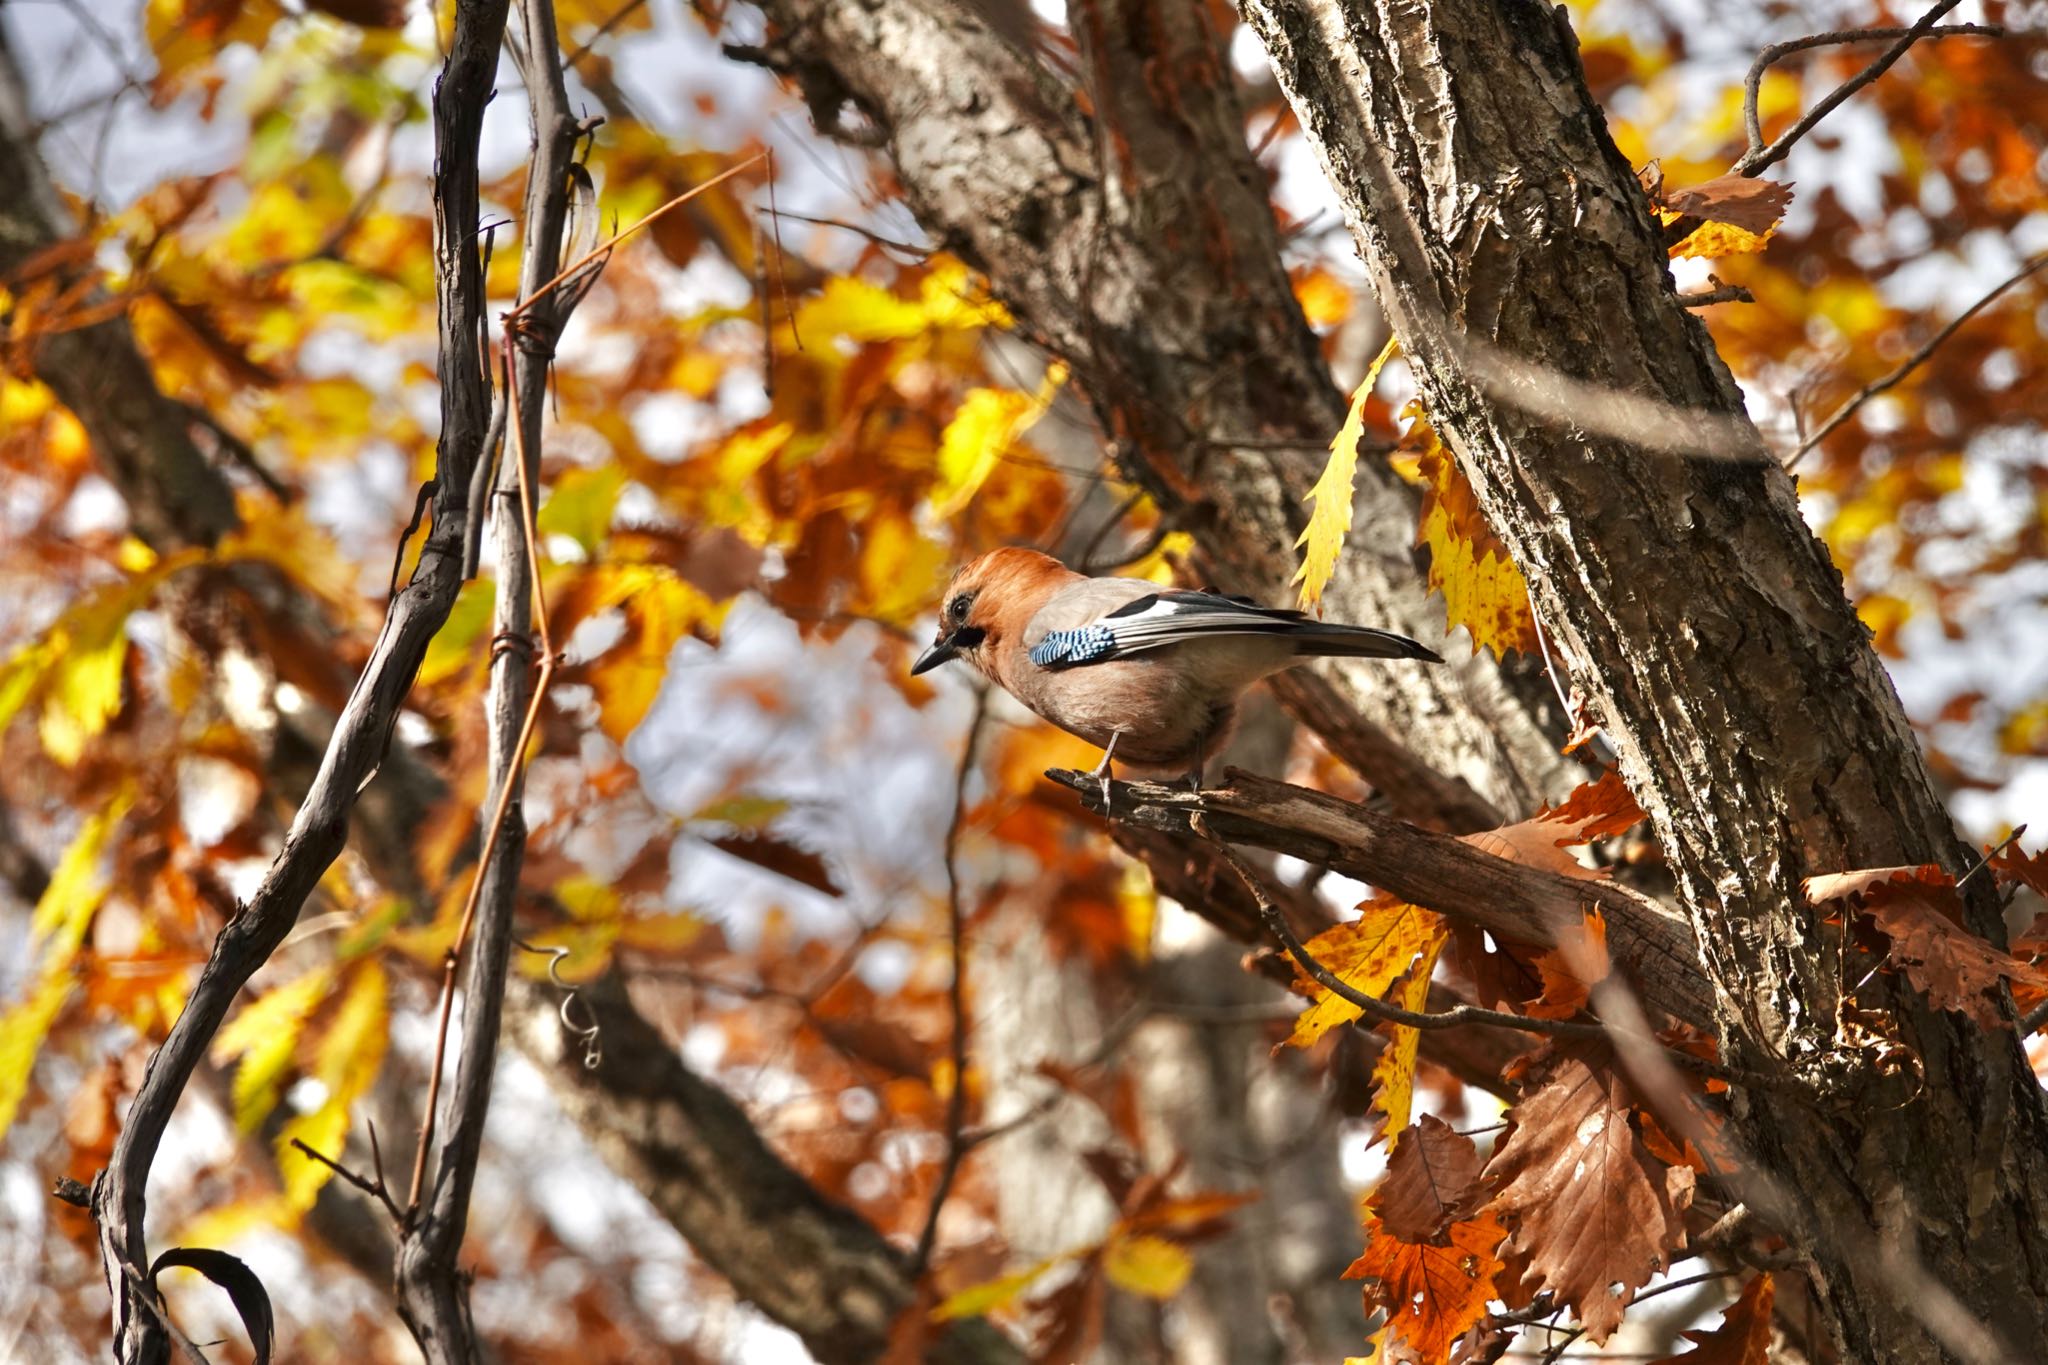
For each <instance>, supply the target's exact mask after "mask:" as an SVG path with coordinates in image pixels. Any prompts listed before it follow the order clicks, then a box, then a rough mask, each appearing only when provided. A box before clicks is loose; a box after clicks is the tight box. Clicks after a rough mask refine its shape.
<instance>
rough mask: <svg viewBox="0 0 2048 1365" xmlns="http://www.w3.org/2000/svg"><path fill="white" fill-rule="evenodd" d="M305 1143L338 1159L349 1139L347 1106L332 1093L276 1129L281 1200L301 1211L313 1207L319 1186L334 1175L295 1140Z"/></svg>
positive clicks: (293, 1208) (323, 1154)
mask: <svg viewBox="0 0 2048 1365" xmlns="http://www.w3.org/2000/svg"><path fill="white" fill-rule="evenodd" d="M294 1140H296V1141H298V1142H303V1143H305V1144H306V1145H307V1146H308V1147H311V1148H312V1149H313V1150H314V1151H316V1152H318V1153H320V1155H322V1156H324V1157H331V1158H333V1159H334V1160H336V1161H339V1160H341V1149H342V1146H343V1145H344V1144H345V1143H346V1142H347V1141H348V1106H347V1105H345V1104H339V1103H337V1102H336V1101H335V1099H334V1097H333V1096H329V1097H328V1099H327V1102H326V1103H325V1104H322V1105H321V1106H320V1107H319V1108H318V1109H315V1110H314V1111H313V1112H311V1113H310V1114H299V1115H296V1116H295V1117H293V1118H292V1119H291V1121H290V1122H288V1123H286V1124H285V1126H284V1127H282V1128H280V1129H279V1130H278V1132H277V1170H278V1174H279V1176H281V1177H282V1178H283V1181H284V1201H285V1204H286V1205H287V1206H288V1207H290V1208H291V1209H292V1210H293V1211H295V1212H298V1213H304V1212H305V1211H306V1210H307V1209H310V1208H312V1207H313V1201H314V1199H315V1198H317V1197H318V1196H319V1194H320V1187H321V1186H322V1185H325V1184H326V1183H327V1182H328V1181H329V1180H331V1179H333V1178H334V1172H333V1170H332V1169H330V1168H329V1167H328V1166H327V1165H326V1164H325V1163H324V1162H319V1161H315V1160H313V1158H311V1157H309V1156H307V1155H306V1154H305V1153H304V1152H302V1151H300V1150H299V1149H298V1148H297V1147H296V1146H295V1145H293V1144H294Z"/></svg>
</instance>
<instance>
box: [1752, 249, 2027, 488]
mask: <svg viewBox="0 0 2048 1365" xmlns="http://www.w3.org/2000/svg"><path fill="white" fill-rule="evenodd" d="M2042 266H2048V251H2044V252H2041V253H2039V254H2038V255H2035V256H2030V257H2028V258H2027V260H2026V261H2025V262H2023V263H2022V264H2021V266H2020V268H2019V269H2018V270H2015V271H2014V272H2013V273H2012V274H2010V275H2008V276H2006V277H2005V279H2003V280H2001V281H2000V282H1999V283H1998V284H1997V285H1995V286H1993V287H1992V289H1991V290H1990V291H1989V292H1988V293H1986V294H1985V295H1984V296H1983V297H1982V298H1980V299H1978V300H1977V301H1976V302H1975V303H1973V304H1971V305H1970V306H1969V307H1968V308H1965V309H1964V310H1963V311H1962V312H1960V313H1958V314H1956V315H1955V316H1954V317H1953V318H1951V319H1950V320H1949V322H1948V324H1947V325H1946V326H1944V327H1943V328H1942V329H1941V330H1940V331H1938V332H1936V333H1935V334H1934V335H1933V336H1931V337H1929V338H1927V340H1926V341H1925V342H1923V343H1922V344H1921V346H1920V348H1919V349H1918V350H1916V351H1914V352H1913V354H1911V355H1909V356H1907V357H1906V358H1905V359H1904V360H1902V361H1900V362H1899V363H1898V365H1897V366H1896V367H1894V368H1893V370H1892V371H1891V373H1889V374H1887V375H1885V376H1884V377H1883V378H1882V379H1873V380H1872V381H1871V382H1870V383H1868V384H1865V385H1864V386H1863V387H1862V388H1860V389H1858V390H1857V391H1856V392H1855V393H1854V394H1853V395H1851V396H1850V398H1849V399H1848V400H1847V401H1846V402H1844V403H1843V404H1842V405H1841V406H1840V407H1838V408H1836V409H1835V410H1834V411H1833V412H1831V413H1829V414H1828V418H1827V420H1826V421H1825V422H1822V423H1821V424H1820V426H1818V427H1817V428H1815V429H1814V432H1813V434H1812V435H1811V436H1808V437H1807V438H1806V439H1805V440H1803V441H1801V442H1800V443H1799V448H1798V449H1797V450H1795V451H1793V452H1792V454H1791V455H1790V456H1788V457H1787V458H1786V460H1785V468H1786V470H1787V471H1788V472H1789V471H1791V470H1794V469H1797V468H1799V465H1800V462H1801V461H1803V460H1804V459H1805V458H1806V455H1807V452H1808V451H1810V450H1812V449H1813V448H1814V447H1815V446H1817V445H1819V444H1820V443H1821V442H1822V441H1825V440H1826V439H1827V438H1828V437H1829V436H1831V435H1833V434H1834V433H1835V431H1836V429H1837V428H1839V427H1840V426H1841V425H1842V423H1844V422H1846V421H1848V420H1849V419H1850V418H1851V417H1854V416H1855V415H1856V412H1857V410H1858V409H1859V408H1861V407H1862V406H1863V405H1864V404H1865V403H1868V402H1869V401H1870V400H1871V399H1873V398H1875V397H1877V396H1878V395H1879V394H1881V393H1883V392H1885V391H1886V390H1888V389H1892V388H1895V387H1897V386H1898V384H1899V381H1901V380H1902V379H1904V378H1905V377H1906V376H1907V375H1909V374H1911V373H1913V371H1915V370H1917V369H1919V368H1920V367H1921V366H1922V365H1925V364H1926V363H1927V361H1928V359H1929V357H1931V356H1932V355H1933V354H1934V353H1935V352H1936V351H1938V350H1940V349H1941V346H1942V343H1944V342H1946V341H1947V340H1948V339H1949V338H1950V337H1952V336H1954V335H1955V334H1956V333H1957V332H1958V331H1959V330H1961V328H1962V326H1963V324H1964V323H1966V322H1968V321H1969V320H1970V319H1971V318H1973V317H1975V316H1977V314H1979V313H1981V312H1983V311H1984V310H1985V309H1986V308H1988V307H1990V306H1991V305H1992V304H1993V303H1995V302H1997V300H1998V298H1999V296H2000V295H2002V294H2004V293H2005V291H2006V290H2008V289H2010V288H2012V287H2013V286H2014V285H2016V284H2018V283H2019V282H2020V281H2022V280H2024V279H2026V278H2028V277H2029V276H2031V275H2033V274H2034V273H2035V272H2036V271H2038V270H2040V269H2041V267H2042Z"/></svg>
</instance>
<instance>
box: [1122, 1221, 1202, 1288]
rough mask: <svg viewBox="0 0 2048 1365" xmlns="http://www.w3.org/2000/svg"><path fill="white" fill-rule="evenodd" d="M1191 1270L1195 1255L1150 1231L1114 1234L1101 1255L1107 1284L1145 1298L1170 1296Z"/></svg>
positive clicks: (1193, 1268) (1183, 1283) (1191, 1272)
mask: <svg viewBox="0 0 2048 1365" xmlns="http://www.w3.org/2000/svg"><path fill="white" fill-rule="evenodd" d="M1194 1271H1195V1258H1194V1257H1193V1256H1191V1255H1189V1254H1188V1249H1187V1248H1186V1247H1184V1246H1181V1245H1180V1244H1179V1243H1178V1242H1170V1241H1168V1240H1167V1239H1166V1238H1164V1237H1158V1236H1154V1235H1153V1234H1151V1233H1143V1232H1141V1233H1135V1234H1129V1235H1124V1236H1118V1237H1114V1238H1112V1239H1111V1240H1110V1243H1109V1247H1108V1249H1107V1250H1106V1251H1105V1252H1104V1253H1103V1257H1102V1272H1103V1274H1105V1275H1107V1276H1109V1282H1110V1283H1111V1284H1113V1285H1115V1286H1116V1287H1117V1288H1119V1289H1121V1290H1124V1291H1126V1292H1127V1293H1131V1294H1138V1295H1141V1296H1143V1297H1145V1298H1148V1299H1170V1298H1172V1297H1173V1296H1174V1295H1175V1294H1178V1293H1180V1291H1181V1290H1182V1288H1184V1287H1185V1286H1186V1284H1187V1282H1188V1276H1190V1275H1192V1274H1194Z"/></svg>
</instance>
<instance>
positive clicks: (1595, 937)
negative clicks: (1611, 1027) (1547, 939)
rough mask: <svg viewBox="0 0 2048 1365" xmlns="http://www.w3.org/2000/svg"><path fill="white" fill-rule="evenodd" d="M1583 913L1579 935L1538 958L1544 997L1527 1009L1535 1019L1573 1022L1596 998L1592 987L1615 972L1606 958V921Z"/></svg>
mask: <svg viewBox="0 0 2048 1365" xmlns="http://www.w3.org/2000/svg"><path fill="white" fill-rule="evenodd" d="M1584 913H1585V924H1584V927H1583V928H1582V929H1581V930H1580V931H1579V932H1577V933H1568V934H1566V935H1565V936H1564V938H1563V939H1562V941H1560V942H1559V943H1558V945H1557V946H1556V947H1555V948H1552V949H1551V950H1550V951H1548V952H1545V953H1538V954H1537V955H1536V970H1537V971H1539V972H1541V973H1542V974H1543V994H1542V995H1541V996H1539V997H1537V998H1536V999H1535V1000H1533V1001H1530V1002H1529V1003H1528V1004H1527V1005H1526V1006H1524V1012H1525V1013H1527V1014H1529V1015H1531V1016H1533V1017H1534V1018H1537V1019H1569V1018H1571V1017H1572V1016H1573V1015H1574V1014H1577V1013H1578V1012H1579V1011H1580V1010H1582V1009H1584V1008H1585V1006H1586V1002H1587V1001H1588V1000H1590V999H1592V998H1593V993H1592V988H1593V986H1594V985H1595V984H1596V983H1598V982H1600V981H1602V980H1604V979H1605V978H1606V976H1607V974H1608V972H1610V971H1611V970H1613V963H1612V962H1611V961H1610V960H1609V959H1608V956H1607V920H1606V919H1605V918H1604V917H1603V916H1602V915H1601V914H1600V912H1599V911H1598V910H1588V911H1586V912H1584Z"/></svg>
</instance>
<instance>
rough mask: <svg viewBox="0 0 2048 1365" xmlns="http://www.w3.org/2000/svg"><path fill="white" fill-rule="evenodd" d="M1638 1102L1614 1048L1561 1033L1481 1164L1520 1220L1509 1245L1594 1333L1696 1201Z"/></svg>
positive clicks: (1664, 1258)
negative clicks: (1653, 1147)
mask: <svg viewBox="0 0 2048 1365" xmlns="http://www.w3.org/2000/svg"><path fill="white" fill-rule="evenodd" d="M1631 1109H1632V1105H1631V1103H1630V1100H1629V1092H1628V1086H1627V1084H1626V1082H1625V1081H1624V1080H1623V1078H1622V1075H1621V1072H1620V1070H1619V1068H1618V1067H1617V1066H1616V1065H1615V1061H1614V1052H1613V1049H1612V1047H1610V1046H1609V1045H1608V1044H1607V1043H1604V1042H1577V1041H1574V1042H1560V1043H1559V1044H1557V1045H1556V1046H1555V1047H1553V1048H1552V1050H1550V1051H1549V1052H1548V1053H1547V1054H1545V1055H1543V1056H1541V1057H1540V1058H1539V1060H1538V1061H1537V1063H1536V1065H1535V1066H1534V1067H1533V1068H1532V1071H1531V1073H1530V1076H1529V1079H1528V1081H1527V1084H1526V1089H1525V1091H1524V1094H1523V1097H1522V1099H1521V1100H1520V1101H1518V1102H1517V1103H1516V1104H1515V1106H1514V1107H1513V1108H1512V1109H1510V1110H1509V1111H1508V1117H1509V1119H1510V1120H1512V1121H1513V1123H1514V1127H1513V1129H1512V1130H1511V1131H1510V1132H1509V1133H1508V1136H1507V1137H1506V1138H1505V1139H1504V1140H1503V1141H1502V1143H1501V1145H1500V1148H1499V1150H1497V1151H1496V1152H1495V1153H1494V1156H1493V1160H1492V1162H1490V1163H1489V1164H1488V1166H1487V1170H1486V1174H1487V1176H1488V1178H1490V1179H1494V1180H1498V1181H1501V1182H1503V1183H1502V1186H1501V1191H1500V1194H1499V1196H1498V1197H1497V1198H1496V1199H1495V1200H1494V1204H1493V1207H1494V1209H1496V1210H1498V1211H1499V1213H1500V1215H1501V1217H1502V1218H1503V1219H1504V1220H1506V1222H1507V1223H1508V1224H1509V1226H1510V1227H1512V1228H1513V1230H1514V1235H1513V1237H1512V1239H1511V1241H1510V1242H1509V1246H1510V1247H1511V1248H1512V1249H1513V1250H1515V1251H1518V1252H1521V1253H1523V1254H1525V1255H1526V1256H1527V1257H1528V1258H1529V1276H1530V1278H1531V1280H1532V1281H1536V1282H1540V1283H1541V1284H1542V1285H1544V1286H1547V1287H1548V1288H1549V1289H1550V1290H1552V1291H1553V1292H1554V1293H1555V1294H1556V1295H1557V1296H1558V1297H1559V1298H1560V1299H1562V1300H1563V1301H1565V1302H1566V1303H1568V1304H1570V1305H1571V1306H1572V1308H1573V1309H1574V1310H1575V1311H1576V1312H1577V1313H1578V1316H1579V1321H1580V1322H1581V1323H1582V1324H1584V1326H1585V1328H1586V1334H1587V1335H1588V1336H1590V1337H1591V1338H1592V1339H1593V1340H1594V1341H1595V1342H1605V1341H1606V1340H1607V1338H1608V1337H1610V1336H1612V1335H1613V1334H1614V1329H1615V1328H1617V1327H1619V1326H1620V1325H1621V1315H1622V1310H1623V1309H1625V1308H1626V1307H1627V1306H1628V1304H1629V1302H1630V1300H1632V1299H1633V1298H1634V1297H1635V1293H1636V1291H1637V1290H1638V1289H1641V1288H1642V1287H1643V1286H1644V1285H1645V1284H1648V1283H1649V1281H1650V1277H1651V1276H1653V1275H1655V1274H1656V1273H1657V1272H1658V1271H1660V1270H1662V1269H1663V1268H1664V1267H1665V1266H1666V1265H1667V1264H1668V1263H1669V1258H1670V1255H1671V1253H1672V1252H1673V1251H1675V1250H1677V1249H1679V1248H1681V1247H1683V1246H1684V1245H1685V1210H1686V1209H1687V1207H1688V1206H1690V1205H1691V1203H1692V1193H1693V1183H1694V1173H1693V1171H1692V1169H1691V1168H1690V1167H1689V1166H1671V1165H1667V1164H1666V1163H1665V1162H1662V1161H1659V1160H1658V1159H1657V1157H1656V1156H1655V1155H1654V1154H1652V1153H1651V1152H1650V1150H1649V1149H1648V1148H1647V1147H1646V1146H1644V1144H1643V1142H1642V1139H1641V1138H1640V1137H1638V1136H1637V1133H1636V1130H1635V1127H1634V1125H1633V1124H1632V1123H1631V1122H1630V1112H1631Z"/></svg>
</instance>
